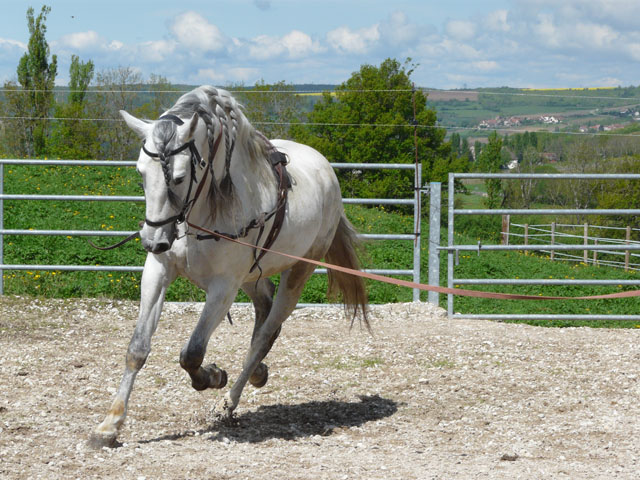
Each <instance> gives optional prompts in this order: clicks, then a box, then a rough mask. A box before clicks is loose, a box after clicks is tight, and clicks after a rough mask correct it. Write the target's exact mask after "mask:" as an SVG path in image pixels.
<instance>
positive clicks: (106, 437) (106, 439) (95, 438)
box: [87, 432, 120, 450]
mask: <svg viewBox="0 0 640 480" xmlns="http://www.w3.org/2000/svg"><path fill="white" fill-rule="evenodd" d="M116 438H117V434H115V433H98V432H93V433H92V434H91V436H90V437H89V440H87V445H88V446H89V447H90V448H93V449H95V450H100V449H102V448H103V447H108V448H115V447H118V446H120V444H119V443H118V442H117V441H116Z"/></svg>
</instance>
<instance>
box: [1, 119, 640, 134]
mask: <svg viewBox="0 0 640 480" xmlns="http://www.w3.org/2000/svg"><path fill="white" fill-rule="evenodd" d="M1 120H24V121H87V122H119V123H120V122H124V120H122V119H120V118H73V117H66V118H65V117H61V118H56V117H44V118H39V117H6V116H5V117H2V116H0V121H1ZM251 124H252V125H283V126H285V125H286V126H292V125H301V126H311V127H381V128H415V127H417V128H423V129H445V130H475V131H480V130H479V129H477V128H476V127H459V126H454V125H440V124H439V125H421V124H418V125H413V124H392V123H321V122H251ZM483 131H497V132H507V133H524V131H523V130H522V129H516V128H508V127H502V128H500V127H496V128H487V129H483ZM527 131H528V130H527ZM532 132H536V133H542V134H549V135H573V136H586V137H593V136H606V137H629V138H640V132H638V133H637V134H634V133H611V132H607V133H602V132H568V131H562V132H560V131H558V132H556V131H548V130H539V131H532ZM530 133H531V132H530Z"/></svg>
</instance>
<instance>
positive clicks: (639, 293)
mask: <svg viewBox="0 0 640 480" xmlns="http://www.w3.org/2000/svg"><path fill="white" fill-rule="evenodd" d="M187 224H188V225H189V226H190V227H192V228H195V229H197V230H200V231H202V232H205V233H208V234H210V235H215V236H217V237H219V238H223V239H225V240H228V241H229V242H234V243H237V244H239V245H243V246H245V247H249V248H257V249H259V250H262V251H264V252H268V253H275V254H276V255H281V256H283V257H287V258H291V259H292V260H297V261H299V262H307V263H310V264H312V265H316V266H318V267H324V268H329V269H332V270H336V271H339V272H344V273H348V274H351V275H356V276H358V277H363V278H368V279H370V280H376V281H379V282H385V283H390V284H392V285H399V286H401V287H407V288H417V289H419V290H426V291H430V292H438V293H446V294H451V295H459V296H462V297H477V298H493V299H496V300H605V299H613V298H629V297H640V290H630V291H627V292H618V293H607V294H604V295H591V296H586V297H546V296H542V295H517V294H511V293H496V292H482V291H479V290H466V289H463V288H448V287H439V286H433V285H425V284H423V283H415V282H410V281H408V280H400V279H397V278H391V277H386V276H384V275H378V274H375V273H368V272H363V271H360V270H354V269H352V268H346V267H341V266H339V265H332V264H330V263H325V262H321V261H319V260H312V259H310V258H304V257H298V256H296V255H290V254H288V253H283V252H279V251H277V250H272V249H269V248H263V247H261V246H259V245H252V244H250V243H247V242H243V241H241V240H238V239H234V238H230V237H227V236H226V235H223V234H221V233H219V232H214V231H212V230H209V229H207V228H204V227H201V226H199V225H195V224H193V223H191V222H190V221H189V220H188V219H187Z"/></svg>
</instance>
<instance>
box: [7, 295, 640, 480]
mask: <svg viewBox="0 0 640 480" xmlns="http://www.w3.org/2000/svg"><path fill="white" fill-rule="evenodd" d="M199 310H200V306H199V305H178V304H170V305H167V306H166V307H165V310H164V312H163V316H162V320H161V322H160V327H159V328H158V332H157V333H156V335H155V336H154V341H153V351H152V353H151V356H150V357H149V360H148V362H147V365H146V366H145V368H144V369H143V370H142V371H141V372H140V375H139V376H138V380H137V382H136V386H135V388H134V391H133V394H132V397H131V402H130V409H129V416H128V418H127V421H126V423H125V425H124V427H123V430H122V433H121V435H120V437H119V441H120V442H121V446H120V447H118V448H115V449H106V448H105V449H102V450H92V449H90V448H89V447H87V443H86V441H87V438H88V437H89V435H90V433H91V431H92V430H93V428H94V427H95V426H96V425H97V424H98V423H99V422H100V421H101V420H102V418H103V416H104V414H105V413H106V411H107V409H108V407H109V404H110V401H111V397H112V396H113V394H114V393H115V388H116V387H117V385H118V383H119V381H120V376H121V374H122V371H123V368H124V355H125V351H126V348H127V344H128V341H129V337H130V335H131V333H132V331H133V326H134V324H135V321H136V317H137V305H136V303H134V302H115V301H100V300H92V299H80V300H40V299H31V298H16V297H0V352H1V354H0V381H1V384H2V390H1V392H0V477H1V478H10V479H14V478H17V479H27V478H46V479H52V478H64V479H67V478H80V479H87V478H110V479H112V478H115V479H118V478H123V479H156V478H158V479H160V478H163V479H165V478H166V479H201V478H207V479H234V480H236V479H238V480H240V479H270V480H271V479H367V480H369V479H403V480H406V479H502V478H504V479H516V478H525V479H529V478H531V479H549V478H567V479H613V478H619V479H637V478H640V411H639V407H640V329H638V330H592V329H586V328H577V329H544V328H535V327H530V326H525V325H510V324H501V323H494V322H489V321H479V320H474V321H463V320H455V321H448V320H447V318H446V316H445V314H444V312H443V311H442V310H440V309H436V308H433V307H431V306H430V305H428V304H399V305H384V306H377V307H373V309H372V326H373V331H374V333H373V335H370V334H369V333H367V332H366V330H364V329H360V328H359V327H358V326H357V325H356V326H355V327H354V328H353V329H352V330H349V323H348V321H347V320H346V319H345V318H344V316H343V314H342V311H341V309H340V308H338V307H335V308H333V307H332V308H323V309H302V310H299V311H296V312H295V313H294V314H293V315H292V317H291V318H290V319H289V320H288V321H287V323H286V324H285V327H284V328H283V331H282V334H281V336H280V338H279V339H278V341H277V342H276V344H275V346H274V349H273V350H272V352H271V354H270V355H269V357H268V358H267V362H266V363H267V364H268V365H269V368H270V378H269V383H268V384H267V385H266V386H265V387H264V388H262V389H259V390H258V389H255V388H254V387H251V386H247V388H246V389H245V391H244V394H243V397H242V400H241V403H240V406H239V407H238V410H237V419H238V424H237V425H236V426H222V425H216V424H214V423H212V420H211V415H210V410H211V408H212V407H213V406H214V405H215V403H216V401H217V400H218V398H220V396H221V395H222V394H223V393H224V392H225V390H223V391H213V390H209V391H205V392H196V391H194V390H193V389H192V388H191V386H190V381H189V379H188V376H187V374H186V373H185V372H183V371H182V370H181V368H180V366H179V363H178V355H179V352H180V349H181V347H182V345H183V344H184V342H185V341H186V340H187V339H188V337H189V335H190V333H191V329H192V328H193V326H194V324H195V322H196V321H197V318H198V314H199ZM232 316H233V320H234V324H233V325H229V323H228V322H225V323H223V324H222V325H221V326H220V328H219V329H218V331H216V332H215V333H214V336H213V338H212V341H211V343H210V346H209V351H208V353H207V358H206V360H205V361H206V362H207V363H210V362H213V361H215V362H216V363H217V364H218V365H219V366H220V367H221V368H225V369H226V370H227V372H228V374H229V381H230V383H231V382H233V380H234V378H236V377H237V375H238V374H239V371H240V363H241V361H242V358H243V357H244V354H245V351H246V347H247V345H248V342H249V339H250V333H251V328H252V322H253V315H252V311H251V310H250V309H249V308H248V307H234V309H233V310H232Z"/></svg>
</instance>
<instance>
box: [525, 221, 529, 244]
mask: <svg viewBox="0 0 640 480" xmlns="http://www.w3.org/2000/svg"><path fill="white" fill-rule="evenodd" d="M524 244H525V245H529V224H528V223H525V224H524Z"/></svg>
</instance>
